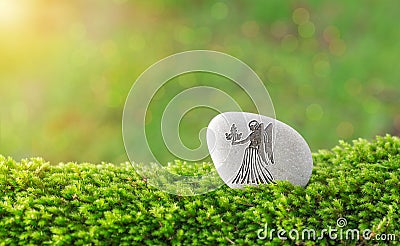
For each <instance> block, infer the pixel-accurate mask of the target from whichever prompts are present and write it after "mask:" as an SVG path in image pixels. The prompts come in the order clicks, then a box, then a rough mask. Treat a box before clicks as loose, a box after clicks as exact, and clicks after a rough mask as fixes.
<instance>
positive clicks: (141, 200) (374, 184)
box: [0, 136, 400, 245]
mask: <svg viewBox="0 0 400 246" xmlns="http://www.w3.org/2000/svg"><path fill="white" fill-rule="evenodd" d="M313 158H314V165H315V167H314V170H313V175H312V177H311V180H310V182H309V185H308V186H307V187H306V188H301V187H294V186H292V185H291V184H289V183H287V182H278V183H277V184H276V185H263V186H261V187H260V188H255V187H249V188H246V189H245V190H233V189H229V188H228V187H226V186H223V187H221V188H220V189H218V190H216V191H214V192H211V193H208V194H206V195H201V196H192V197H180V196H175V195H170V194H166V193H163V192H160V191H158V190H156V189H154V188H152V187H150V186H149V185H148V184H147V183H146V180H143V179H142V178H141V177H139V176H138V175H137V174H136V173H135V171H134V169H133V168H132V167H131V165H130V164H128V163H124V164H121V165H113V164H106V163H102V164H100V165H93V164H89V163H83V164H75V163H68V164H59V165H56V166H53V165H50V164H49V163H46V162H45V161H44V160H43V159H40V158H32V159H29V160H22V161H21V162H16V161H14V160H12V159H11V158H5V157H2V156H0V194H1V201H0V241H1V242H2V243H4V244H17V243H20V244H28V243H31V244H44V243H50V244H72V243H75V244H88V243H89V244H151V245H160V244H195V245H204V244H213V245H215V244H231V243H236V244H255V243H258V244H266V243H268V242H271V241H272V242H273V243H276V244H294V243H296V242H297V243H301V241H303V240H301V239H299V240H290V239H288V240H286V241H282V240H280V239H279V238H278V237H277V236H276V234H275V237H274V238H273V239H272V240H270V239H269V237H267V238H266V239H264V240H262V239H258V238H257V231H258V230H259V229H262V228H264V225H265V223H266V222H267V223H268V228H270V229H276V230H279V229H282V228H283V229H285V230H286V231H288V232H289V231H290V230H291V229H297V230H298V231H300V232H301V230H303V229H306V228H307V229H314V230H315V231H317V232H318V231H320V230H322V229H324V228H326V229H327V228H328V227H329V226H330V227H333V228H337V229H340V228H338V227H337V226H336V221H337V219H338V218H340V217H343V218H346V219H347V226H346V227H343V228H344V229H347V228H349V229H359V230H364V229H371V230H372V232H373V234H382V233H386V234H395V235H396V240H397V241H398V240H399V239H400V238H399V237H400V223H399V222H400V221H399V212H398V211H399V200H400V199H399V198H400V195H399V188H400V185H399V184H400V182H399V177H400V139H399V138H397V137H391V136H385V137H377V139H376V141H374V142H368V141H366V140H362V139H359V140H356V141H354V142H353V144H349V143H345V142H341V143H340V145H339V146H337V147H335V148H333V149H332V150H331V151H326V150H324V151H319V152H318V153H315V154H313ZM177 167H179V168H177ZM170 168H171V169H173V171H175V172H179V170H182V171H181V172H182V173H185V174H190V173H191V172H189V171H190V170H193V166H191V167H189V169H185V165H184V163H182V162H179V161H178V162H175V165H173V164H171V165H170ZM190 168H192V169H190ZM196 168H197V170H201V171H200V173H201V172H203V171H209V170H212V164H207V163H203V164H198V165H197V166H196ZM188 170H189V171H188ZM193 172H195V170H193ZM286 236H287V235H286ZM361 240H363V239H361ZM305 243H306V244H315V241H309V242H305ZM318 243H323V244H338V243H342V244H356V243H360V241H359V242H356V241H345V240H340V238H337V239H329V238H328V237H324V238H323V239H322V240H320V241H318ZM364 243H366V244H373V243H377V241H364ZM380 243H382V244H383V243H387V242H383V241H381V242H380Z"/></svg>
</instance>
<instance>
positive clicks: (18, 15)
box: [0, 0, 26, 28]
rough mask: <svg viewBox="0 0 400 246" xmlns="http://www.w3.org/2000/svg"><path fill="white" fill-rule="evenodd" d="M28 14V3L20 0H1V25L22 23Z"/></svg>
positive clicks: (13, 25) (9, 25)
mask: <svg viewBox="0 0 400 246" xmlns="http://www.w3.org/2000/svg"><path fill="white" fill-rule="evenodd" d="M25 16H26V5H24V3H23V1H18V0H1V1H0V26H1V27H6V28H7V27H9V28H11V27H15V26H18V25H19V24H21V22H22V21H23V19H24V18H25Z"/></svg>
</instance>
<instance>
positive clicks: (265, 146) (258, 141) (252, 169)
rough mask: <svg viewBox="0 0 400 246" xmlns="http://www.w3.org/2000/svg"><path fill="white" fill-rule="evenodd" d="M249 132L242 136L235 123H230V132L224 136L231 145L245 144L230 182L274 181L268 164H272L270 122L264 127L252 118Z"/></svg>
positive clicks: (256, 182) (254, 182) (263, 182)
mask: <svg viewBox="0 0 400 246" xmlns="http://www.w3.org/2000/svg"><path fill="white" fill-rule="evenodd" d="M248 126H249V129H250V134H249V135H248V136H247V137H246V138H244V139H241V138H242V133H238V130H237V127H236V125H235V124H232V126H231V128H230V133H225V138H226V140H228V141H231V145H239V144H247V143H248V142H250V144H249V145H248V147H247V148H246V149H245V151H244V155H243V158H242V164H241V165H240V168H239V169H238V171H237V173H236V174H235V175H234V176H233V178H232V179H231V180H230V182H231V183H232V184H242V185H243V184H268V183H272V182H273V181H274V178H273V176H272V174H271V173H270V172H269V170H268V166H269V165H272V164H274V157H273V156H274V155H273V151H272V123H269V124H268V125H267V126H266V127H265V128H264V123H262V122H258V121H256V120H252V121H250V122H249V124H248Z"/></svg>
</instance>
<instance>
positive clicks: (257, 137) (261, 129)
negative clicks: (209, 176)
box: [207, 112, 313, 188]
mask: <svg viewBox="0 0 400 246" xmlns="http://www.w3.org/2000/svg"><path fill="white" fill-rule="evenodd" d="M207 145H208V149H209V151H210V154H211V158H212V160H213V162H214V165H215V167H216V169H217V171H218V173H219V175H220V176H221V178H222V180H224V182H225V183H226V184H227V185H228V186H229V187H231V188H242V187H243V186H244V185H258V184H261V183H272V182H274V181H276V180H288V181H289V182H291V183H292V184H294V185H301V186H303V187H304V186H305V185H306V184H307V183H308V181H309V179H310V176H311V173H312V168H313V160H312V156H311V151H310V148H309V147H308V144H307V143H306V141H305V140H304V139H303V137H302V136H301V135H300V134H299V133H298V132H297V131H295V130H294V129H293V128H291V127H290V126H288V125H286V124H284V123H282V122H280V121H278V120H276V119H273V118H270V117H267V116H262V115H257V114H252V113H244V112H227V113H222V114H219V115H217V116H216V117H215V118H213V119H212V120H211V122H210V124H209V125H208V128H207Z"/></svg>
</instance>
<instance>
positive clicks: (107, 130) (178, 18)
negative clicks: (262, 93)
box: [0, 0, 400, 162]
mask: <svg viewBox="0 0 400 246" xmlns="http://www.w3.org/2000/svg"><path fill="white" fill-rule="evenodd" d="M399 9H400V2H399V1H395V0H393V1H371V0H366V1H362V2H357V1H353V2H352V1H281V0H268V1H265V0H256V1H243V0H242V1H209V0H196V1H183V0H176V1H172V0H163V1H161V0H153V1H127V0H125V1H124V0H114V1H112V0H108V1H104V0H86V1H83V0H76V1H67V0H57V1H51V0H0V88H1V91H0V102H1V104H0V110H1V111H0V112H1V127H0V153H1V154H3V155H11V156H13V157H15V158H17V159H18V158H23V157H30V156H42V157H44V158H45V159H47V160H50V161H52V162H59V161H64V162H65V161H90V162H100V161H113V162H120V161H126V160H127V157H126V154H125V150H124V146H123V142H122V135H121V118H122V110H123V106H124V102H125V98H126V96H127V95H128V92H129V89H130V88H131V86H132V84H133V83H134V81H135V80H136V79H137V77H138V76H139V75H140V74H141V73H142V72H143V71H144V70H145V69H146V68H147V67H149V66H150V65H151V64H153V63H155V62H157V61H158V60H160V59H162V58H164V57H166V56H168V55H172V54H174V53H177V52H182V51H186V50H192V49H211V50H216V51H221V52H225V53H227V54H230V55H232V56H235V57H237V58H238V59H240V60H242V61H244V62H245V63H247V64H248V65H249V66H250V67H251V68H252V69H253V70H254V71H255V72H256V73H257V74H258V75H259V76H260V78H261V79H262V80H263V81H264V83H265V84H266V86H267V88H268V90H269V92H270V95H271V98H272V100H273V102H274V105H275V111H276V117H277V119H279V120H281V121H283V122H286V123H287V124H290V125H291V126H293V127H294V128H295V129H297V130H298V131H299V132H300V133H301V134H302V135H303V136H304V137H305V139H306V140H307V141H308V143H309V144H310V146H311V149H312V150H313V151H316V150H318V149H321V148H330V147H332V146H333V145H335V144H336V143H337V141H338V140H339V139H345V140H349V139H353V138H358V137H363V138H368V139H372V138H373V136H375V135H377V134H385V133H390V134H394V135H399V134H400V110H399V106H400V99H399V98H400V97H399V96H400V88H399V85H400V83H399V78H400V62H399V54H400V28H399V27H398V20H399V15H398V10H399ZM176 80H177V81H176V82H174V81H171V84H170V85H169V87H170V88H169V89H168V88H167V89H165V90H164V91H163V92H162V93H160V94H159V95H158V96H159V97H164V100H167V99H168V98H171V97H172V96H173V93H176V92H179V91H181V90H182V89H184V88H188V87H190V86H192V85H196V83H198V84H204V80H207V81H208V82H207V83H208V84H212V79H202V78H201V77H199V78H195V79H192V80H185V79H183V78H177V79H176ZM187 81H190V82H187ZM210 81H211V82H210ZM207 83H205V84H207ZM225 89H226V90H227V91H228V92H230V93H232V95H237V96H238V101H240V102H241V103H243V105H244V109H246V110H249V111H251V107H252V106H251V104H249V103H247V104H246V102H247V101H248V98H246V97H245V96H241V92H238V91H237V90H238V88H235V87H234V86H230V87H229V86H227V87H226V88H225ZM160 105H161V104H160ZM246 105H249V106H248V107H249V109H247V108H246ZM154 107H155V108H154V109H153V110H152V115H153V116H156V117H155V118H157V116H158V115H160V114H161V113H162V110H163V109H162V107H161V106H160V107H158V108H157V105H156V106H154ZM213 115H215V112H204V113H202V112H197V113H195V112H194V111H193V113H189V114H188V115H187V117H185V119H186V120H187V121H183V122H182V126H184V125H185V124H186V125H187V126H190V127H184V128H183V130H182V137H183V138H184V142H185V141H186V142H189V143H190V142H191V141H190V139H191V138H192V137H195V138H197V133H195V131H196V130H197V131H198V130H199V129H200V128H201V127H202V126H204V125H206V124H207V123H208V120H209V119H210V117H212V116H213ZM185 119H184V120H185ZM198 119H201V120H198ZM184 122H186V123H184ZM155 132H156V131H155ZM185 139H186V140H185ZM193 143H194V144H192V145H193V146H191V147H196V142H195V141H194V142H193ZM188 145H190V144H188Z"/></svg>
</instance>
